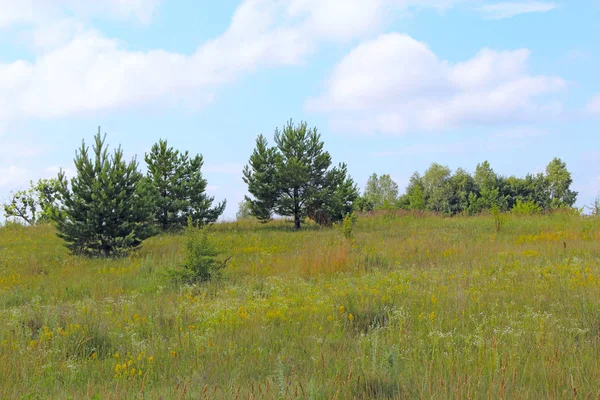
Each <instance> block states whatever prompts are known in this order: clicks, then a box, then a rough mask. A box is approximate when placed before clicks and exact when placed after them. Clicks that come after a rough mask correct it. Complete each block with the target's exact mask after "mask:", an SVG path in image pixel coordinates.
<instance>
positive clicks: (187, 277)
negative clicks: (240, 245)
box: [169, 221, 231, 284]
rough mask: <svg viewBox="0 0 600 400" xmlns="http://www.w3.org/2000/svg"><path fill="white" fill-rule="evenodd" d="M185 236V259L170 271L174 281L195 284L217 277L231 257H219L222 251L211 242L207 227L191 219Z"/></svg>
mask: <svg viewBox="0 0 600 400" xmlns="http://www.w3.org/2000/svg"><path fill="white" fill-rule="evenodd" d="M185 237H186V239H185V259H184V261H183V263H182V264H181V266H180V268H178V269H172V270H170V271H169V275H170V276H171V278H172V279H173V281H175V282H176V283H183V284H186V283H187V284H194V283H198V282H204V281H208V280H210V279H213V278H215V277H217V276H218V275H219V274H220V272H221V270H222V269H223V268H224V267H225V265H226V264H227V261H229V259H230V258H231V257H229V258H227V259H225V260H222V261H221V260H219V259H218V257H217V256H218V255H219V254H221V253H220V252H219V251H218V250H217V248H216V247H215V245H214V244H213V243H212V242H211V240H210V237H209V235H208V230H207V228H206V227H198V226H195V225H193V224H192V223H191V221H189V222H188V226H187V228H186V231H185Z"/></svg>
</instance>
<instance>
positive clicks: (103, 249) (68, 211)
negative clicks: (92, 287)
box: [52, 127, 152, 257]
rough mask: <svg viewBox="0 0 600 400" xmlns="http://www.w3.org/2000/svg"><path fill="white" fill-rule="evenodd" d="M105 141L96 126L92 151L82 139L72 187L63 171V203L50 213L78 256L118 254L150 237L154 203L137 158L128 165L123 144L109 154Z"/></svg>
mask: <svg viewBox="0 0 600 400" xmlns="http://www.w3.org/2000/svg"><path fill="white" fill-rule="evenodd" d="M105 140H106V134H105V135H104V137H101V136H100V127H98V133H97V134H96V135H95V137H94V146H93V154H92V155H90V154H89V149H88V147H86V145H85V141H83V142H82V145H81V148H80V149H79V151H78V152H76V156H75V168H76V171H77V175H76V176H75V177H74V178H73V179H71V182H70V185H67V184H66V179H65V175H64V173H63V172H62V171H61V172H60V174H59V178H58V179H59V181H60V182H62V183H65V184H63V185H59V192H60V195H61V197H62V200H63V204H62V206H61V208H60V209H55V210H53V211H52V219H53V220H54V221H55V222H56V227H57V231H58V233H57V234H58V236H59V237H60V238H62V239H64V240H65V242H66V246H67V247H68V248H69V250H71V252H73V253H74V254H79V255H85V256H102V257H109V256H118V255H122V254H124V253H126V252H127V251H128V250H130V249H132V248H135V247H137V246H139V245H140V243H141V242H142V241H143V240H144V239H146V238H148V237H149V236H151V235H152V229H151V221H152V216H151V207H150V205H151V203H150V201H149V197H148V192H147V187H146V186H145V185H144V182H143V180H142V178H143V176H142V174H141V173H140V172H139V171H138V169H137V166H138V165H137V162H136V160H135V159H133V160H131V161H130V162H129V163H127V162H126V161H125V160H124V159H123V152H122V150H121V148H120V147H119V148H117V149H116V150H115V151H114V152H113V154H112V156H110V157H109V154H108V149H107V147H106V146H105ZM69 186H70V187H69Z"/></svg>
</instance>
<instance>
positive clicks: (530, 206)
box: [510, 199, 542, 215]
mask: <svg viewBox="0 0 600 400" xmlns="http://www.w3.org/2000/svg"><path fill="white" fill-rule="evenodd" d="M510 211H511V213H513V214H516V215H534V214H539V213H540V212H542V208H541V207H540V206H539V204H536V203H535V202H533V201H521V200H520V199H517V204H515V206H514V207H513V208H512V209H511V210H510Z"/></svg>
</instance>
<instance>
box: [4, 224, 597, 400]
mask: <svg viewBox="0 0 600 400" xmlns="http://www.w3.org/2000/svg"><path fill="white" fill-rule="evenodd" d="M289 227H290V226H289V224H285V223H273V224H269V225H266V226H265V225H258V224H256V223H252V222H240V223H227V224H218V225H215V226H214V227H213V231H214V232H213V240H214V241H215V242H216V244H217V245H218V247H219V248H220V249H222V250H223V251H224V252H225V255H231V256H233V257H232V259H231V261H230V263H229V264H228V265H227V268H226V269H225V270H224V273H223V276H222V278H220V279H218V280H216V281H213V282H209V283H206V284H200V285H197V286H195V287H184V288H177V287H175V286H174V285H172V284H171V283H170V282H169V280H168V278H167V277H166V275H165V271H166V269H167V268H168V267H170V266H175V265H177V264H179V263H180V262H181V259H182V244H183V241H182V237H181V236H177V235H164V236H158V237H154V238H152V239H150V240H148V241H146V242H145V243H144V244H143V246H142V247H141V248H140V249H139V251H137V252H136V254H133V255H131V256H130V257H128V258H126V259H121V260H87V259H81V258H77V257H73V256H70V255H68V253H67V251H66V250H65V248H64V247H63V246H62V243H61V241H60V239H58V238H57V237H56V236H55V233H54V230H53V228H52V227H50V226H39V227H35V228H25V227H19V226H14V225H10V226H7V227H5V228H1V229H0V398H1V399H136V398H148V399H158V398H164V399H184V398H190V399H192V398H193V399H202V398H206V399H282V398H286V399H295V398H298V399H305V398H306V399H334V398H337V399H352V398H357V399H363V398H382V399H383V398H398V399H404V398H411V399H412V398H415V399H421V398H423V399H430V398H436V399H442V398H444V399H445V398H454V399H467V398H471V399H479V398H481V399H483V398H485V399H487V398H494V399H495V398H505V399H520V398H528V399H542V398H552V399H554V398H561V399H562V398H581V399H587V398H593V399H595V398H599V396H600V362H599V360H600V219H597V218H596V219H594V218H589V217H579V216H573V215H569V214H555V215H550V216H548V215H546V216H529V217H527V216H525V217H510V218H509V219H508V220H507V221H506V223H505V225H504V227H503V228H502V229H501V230H500V231H498V232H497V231H496V228H495V225H494V219H493V218H492V217H487V216H481V217H455V218H442V217H435V216H426V217H425V216H418V215H401V214H382V215H378V216H369V217H360V218H359V219H358V222H357V224H356V226H355V240H354V242H350V241H348V240H346V239H345V238H344V237H343V235H342V234H341V232H340V230H338V229H319V228H318V227H315V226H308V227H306V228H304V229H303V230H301V231H299V232H293V231H290V230H289Z"/></svg>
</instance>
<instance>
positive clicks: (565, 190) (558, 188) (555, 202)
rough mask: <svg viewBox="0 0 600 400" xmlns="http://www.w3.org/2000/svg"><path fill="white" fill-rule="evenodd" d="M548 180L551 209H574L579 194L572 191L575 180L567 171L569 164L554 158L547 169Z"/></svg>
mask: <svg viewBox="0 0 600 400" xmlns="http://www.w3.org/2000/svg"><path fill="white" fill-rule="evenodd" d="M546 179H547V180H548V186H549V188H548V189H549V197H550V207H552V208H560V207H573V205H574V204H575V201H576V200H577V192H574V191H572V190H571V189H570V187H571V184H572V183H573V180H572V179H571V173H570V172H569V171H568V170H567V164H566V163H565V162H563V161H562V160H561V159H560V158H554V159H553V160H552V161H551V162H550V163H549V164H548V166H547V167H546Z"/></svg>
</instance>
